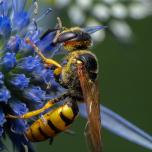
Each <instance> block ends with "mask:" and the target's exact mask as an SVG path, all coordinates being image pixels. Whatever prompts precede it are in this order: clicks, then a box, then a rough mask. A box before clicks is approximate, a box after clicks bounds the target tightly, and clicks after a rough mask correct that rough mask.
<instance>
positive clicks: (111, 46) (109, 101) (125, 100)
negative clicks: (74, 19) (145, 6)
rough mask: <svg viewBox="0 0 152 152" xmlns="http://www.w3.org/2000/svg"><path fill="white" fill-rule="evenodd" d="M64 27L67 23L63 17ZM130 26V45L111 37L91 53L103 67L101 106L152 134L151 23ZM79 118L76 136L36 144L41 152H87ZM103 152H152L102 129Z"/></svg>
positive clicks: (75, 126) (82, 124) (133, 23)
mask: <svg viewBox="0 0 152 152" xmlns="http://www.w3.org/2000/svg"><path fill="white" fill-rule="evenodd" d="M62 20H63V22H64V20H65V23H68V21H67V20H66V19H65V18H63V17H62ZM128 23H129V24H130V26H131V27H132V29H133V31H134V33H135V39H134V42H133V43H132V44H130V45H124V44H120V43H119V42H118V41H116V39H114V38H113V37H112V36H110V35H108V34H107V36H106V39H105V41H103V42H102V43H101V44H96V45H95V46H94V47H93V48H92V50H93V52H94V53H95V54H96V55H97V57H98V60H99V64H100V88H101V102H102V103H103V104H104V105H106V106H107V107H108V108H110V109H112V110H114V111H115V112H117V113H118V114H120V115H121V116H123V117H125V118H126V119H128V120H129V121H131V122H133V123H134V124H136V125H137V126H139V127H140V128H142V129H143V130H145V131H146V132H148V133H151V134H152V123H151V115H152V111H151V108H152V93H151V90H152V89H151V88H152V84H151V82H152V81H151V79H152V72H151V71H152V70H151V66H152V64H151V60H152V29H151V27H152V20H151V18H150V17H149V18H146V19H144V20H140V21H131V20H129V21H128ZM85 123H86V121H85V120H84V119H82V118H81V117H79V118H78V119H77V120H76V121H75V123H74V124H73V126H72V130H74V131H75V132H76V134H75V135H73V136H72V135H67V134H65V133H62V134H60V135H59V136H57V137H56V138H55V139H54V142H53V144H52V145H49V142H48V141H46V142H42V143H36V144H35V146H36V148H37V149H38V152H42V151H45V152H60V151H62V152H65V151H66V152H71V151H72V152H78V151H79V152H86V151H87V149H86V144H85V138H84V134H83V132H84V128H85ZM103 143H104V152H116V151H118V152H120V151H123V152H150V150H147V149H144V148H142V147H140V146H138V145H135V144H133V143H130V142H128V141H126V140H124V139H122V138H120V137H117V136H116V135H114V134H111V133H110V132H108V131H106V130H105V129H103Z"/></svg>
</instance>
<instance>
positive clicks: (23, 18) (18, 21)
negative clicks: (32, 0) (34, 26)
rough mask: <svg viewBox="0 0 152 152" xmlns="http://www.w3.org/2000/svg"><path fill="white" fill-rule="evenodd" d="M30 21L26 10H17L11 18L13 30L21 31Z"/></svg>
mask: <svg viewBox="0 0 152 152" xmlns="http://www.w3.org/2000/svg"><path fill="white" fill-rule="evenodd" d="M29 23H30V17H29V14H28V13H27V12H19V13H16V14H15V15H14V18H13V30H18V31H21V30H22V29H23V28H25V27H27V25H28V24H29Z"/></svg>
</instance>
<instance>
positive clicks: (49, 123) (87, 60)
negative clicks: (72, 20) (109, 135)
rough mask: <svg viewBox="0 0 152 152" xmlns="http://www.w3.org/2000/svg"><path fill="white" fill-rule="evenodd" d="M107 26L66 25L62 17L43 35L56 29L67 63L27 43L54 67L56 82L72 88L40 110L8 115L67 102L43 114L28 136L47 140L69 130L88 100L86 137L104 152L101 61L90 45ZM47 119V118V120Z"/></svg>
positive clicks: (94, 151)
mask: <svg viewBox="0 0 152 152" xmlns="http://www.w3.org/2000/svg"><path fill="white" fill-rule="evenodd" d="M104 28H105V27H104V26H94V27H89V28H86V29H83V28H80V27H72V28H65V27H62V23H61V20H60V19H59V18H58V26H57V28H56V29H51V30H48V31H47V32H46V33H44V35H43V36H42V37H44V36H45V35H47V34H48V33H50V32H54V31H56V36H55V38H54V40H53V44H54V45H58V44H61V45H62V46H63V48H64V50H66V51H67V55H66V56H65V58H64V60H63V61H64V62H63V63H58V62H57V61H55V60H53V59H50V58H46V57H45V56H44V55H43V54H42V52H41V50H40V49H39V48H38V47H37V46H36V44H34V43H33V42H32V41H31V40H30V39H28V38H27V39H26V42H27V43H28V44H29V45H30V46H31V47H32V48H33V49H34V50H35V51H36V52H37V54H38V55H39V56H40V58H41V59H42V60H43V62H44V63H45V64H46V65H47V66H48V67H52V66H53V67H54V76H55V79H56V81H57V82H58V83H59V84H60V85H61V86H63V87H64V88H66V89H67V90H68V91H67V92H66V93H64V94H62V95H60V96H59V97H57V98H55V99H51V100H49V101H47V103H46V104H45V105H44V106H43V107H42V108H41V109H38V110H34V111H31V112H28V113H26V114H24V115H21V116H13V115H8V116H7V117H8V118H20V119H28V118H31V117H33V116H36V115H38V114H40V113H42V112H44V111H45V110H47V109H49V108H51V107H52V106H53V105H54V104H56V103H57V102H60V101H61V100H64V104H63V105H62V106H59V107H58V108H56V109H54V110H50V112H47V113H46V114H44V115H43V118H40V119H38V120H36V121H35V122H34V123H33V124H32V125H31V126H30V127H29V128H28V129H27V130H26V132H25V135H26V137H27V138H28V139H29V140H30V141H32V142H36V141H43V140H45V139H48V138H53V137H54V136H55V135H56V134H58V133H59V132H63V131H65V130H66V129H67V128H69V126H70V125H71V124H72V123H73V121H74V119H75V118H76V116H77V115H78V111H79V109H78V105H77V103H78V102H85V103H86V108H87V113H88V122H87V126H86V131H85V133H86V137H87V141H88V143H89V145H90V148H91V150H92V152H101V151H102V148H101V147H102V146H101V145H102V144H101V121H100V108H99V101H100V100H99V90H98V87H97V79H98V69H99V68H98V62H97V58H96V56H95V54H93V53H92V52H91V51H90V50H89V48H90V46H91V45H92V39H91V36H90V34H91V33H94V32H96V31H98V30H101V29H104ZM44 120H45V121H44Z"/></svg>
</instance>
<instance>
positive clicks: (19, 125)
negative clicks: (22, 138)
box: [9, 99, 28, 134]
mask: <svg viewBox="0 0 152 152" xmlns="http://www.w3.org/2000/svg"><path fill="white" fill-rule="evenodd" d="M9 105H10V107H11V109H12V111H13V112H14V113H13V114H14V115H23V114H25V113H27V112H28V108H27V107H26V104H25V103H23V102H21V101H19V100H16V99H11V100H10V101H9ZM26 128H27V122H26V121H24V120H20V119H16V120H13V122H12V124H11V131H12V132H14V133H18V134H23V132H24V131H25V129H26Z"/></svg>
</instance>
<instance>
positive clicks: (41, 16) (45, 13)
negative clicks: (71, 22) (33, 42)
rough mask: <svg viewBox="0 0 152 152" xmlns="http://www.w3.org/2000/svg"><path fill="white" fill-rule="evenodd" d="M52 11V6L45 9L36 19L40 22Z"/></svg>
mask: <svg viewBox="0 0 152 152" xmlns="http://www.w3.org/2000/svg"><path fill="white" fill-rule="evenodd" d="M50 12H52V9H51V8H48V9H47V10H46V11H44V12H43V13H42V14H41V15H40V17H39V18H37V19H36V22H39V21H40V20H42V19H43V18H44V17H45V16H47V15H48V14H49V13H50Z"/></svg>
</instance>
